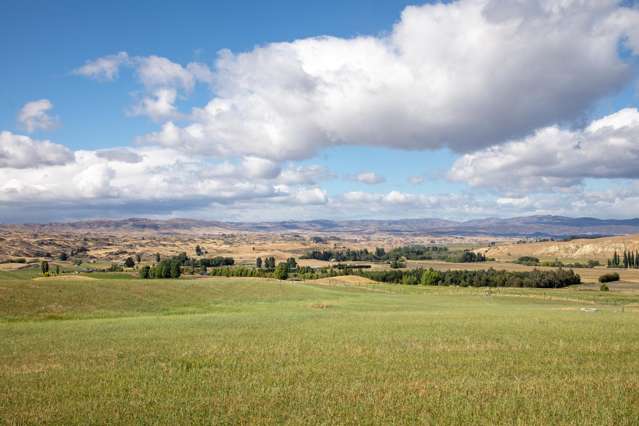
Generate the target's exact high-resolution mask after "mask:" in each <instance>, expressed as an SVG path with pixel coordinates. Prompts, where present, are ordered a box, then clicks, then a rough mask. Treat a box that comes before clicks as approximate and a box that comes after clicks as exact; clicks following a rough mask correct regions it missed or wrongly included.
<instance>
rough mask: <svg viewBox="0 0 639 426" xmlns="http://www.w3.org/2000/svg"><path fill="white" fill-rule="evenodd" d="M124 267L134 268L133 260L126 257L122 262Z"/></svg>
mask: <svg viewBox="0 0 639 426" xmlns="http://www.w3.org/2000/svg"><path fill="white" fill-rule="evenodd" d="M124 266H126V267H127V268H133V267H134V266H135V260H133V258H132V257H131V256H129V257H127V258H126V259H125V260H124Z"/></svg>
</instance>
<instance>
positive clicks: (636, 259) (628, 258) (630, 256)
mask: <svg viewBox="0 0 639 426" xmlns="http://www.w3.org/2000/svg"><path fill="white" fill-rule="evenodd" d="M608 267H609V268H626V269H639V251H634V252H633V251H627V250H624V251H623V257H621V256H619V253H617V250H615V253H614V254H613V255H612V259H608Z"/></svg>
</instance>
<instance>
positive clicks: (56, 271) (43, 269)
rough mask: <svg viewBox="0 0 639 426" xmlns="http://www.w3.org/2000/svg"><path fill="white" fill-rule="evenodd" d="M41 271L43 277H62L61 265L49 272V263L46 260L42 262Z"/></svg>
mask: <svg viewBox="0 0 639 426" xmlns="http://www.w3.org/2000/svg"><path fill="white" fill-rule="evenodd" d="M40 271H41V272H42V275H44V276H45V277H48V276H50V275H51V274H53V275H60V272H61V271H60V265H55V267H54V268H53V271H50V270H49V262H47V261H46V260H43V261H42V262H40Z"/></svg>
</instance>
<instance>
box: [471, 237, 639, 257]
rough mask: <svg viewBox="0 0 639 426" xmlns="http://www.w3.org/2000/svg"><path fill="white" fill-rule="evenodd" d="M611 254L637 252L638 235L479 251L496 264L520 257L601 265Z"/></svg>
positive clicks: (495, 247)
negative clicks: (596, 261) (593, 261)
mask: <svg viewBox="0 0 639 426" xmlns="http://www.w3.org/2000/svg"><path fill="white" fill-rule="evenodd" d="M615 250H616V251H617V252H618V253H621V252H623V251H624V250H633V251H634V250H639V234H632V235H621V236H615V237H604V238H587V239H575V240H570V241H544V242H536V243H518V244H505V245H498V246H494V247H488V248H486V249H482V250H481V251H482V252H484V253H485V254H486V256H487V257H493V258H495V259H497V260H513V259H517V258H519V257H521V256H534V257H538V258H540V259H542V260H552V259H570V260H590V259H592V260H599V261H600V262H602V263H605V262H606V261H607V259H609V258H611V257H612V255H613V253H614V252H615Z"/></svg>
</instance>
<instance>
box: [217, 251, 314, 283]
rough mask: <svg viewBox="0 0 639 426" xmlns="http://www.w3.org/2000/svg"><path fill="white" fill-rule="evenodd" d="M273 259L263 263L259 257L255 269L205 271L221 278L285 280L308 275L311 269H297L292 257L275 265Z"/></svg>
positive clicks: (243, 267) (234, 268)
mask: <svg viewBox="0 0 639 426" xmlns="http://www.w3.org/2000/svg"><path fill="white" fill-rule="evenodd" d="M275 263H276V262H275V258H274V257H272V256H270V257H267V258H266V259H265V260H264V261H262V259H261V258H260V257H258V258H257V259H256V260H255V267H248V266H236V267H233V268H228V267H227V268H219V267H218V268H212V269H209V270H208V271H207V274H208V275H211V276H222V277H261V278H276V279H278V280H286V279H288V278H289V276H290V275H292V274H296V275H298V274H302V273H308V272H309V270H310V271H312V270H313V268H310V267H299V266H298V264H297V261H296V260H295V258H294V257H289V258H288V259H287V260H286V262H280V263H278V264H277V265H276V264H275Z"/></svg>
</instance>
